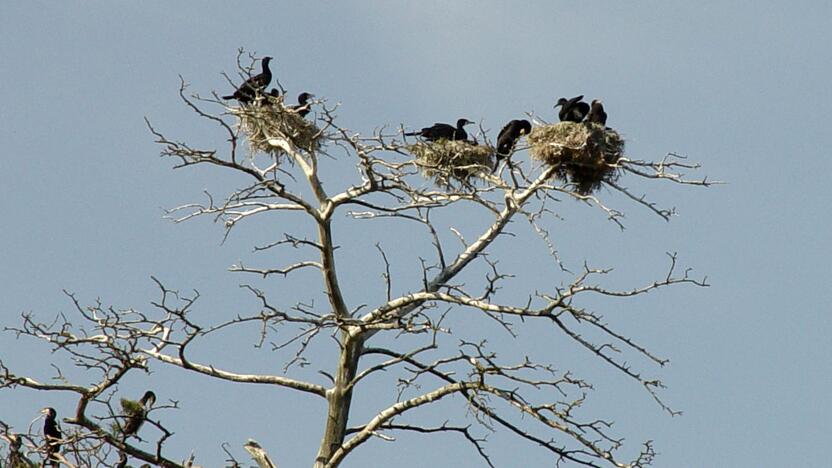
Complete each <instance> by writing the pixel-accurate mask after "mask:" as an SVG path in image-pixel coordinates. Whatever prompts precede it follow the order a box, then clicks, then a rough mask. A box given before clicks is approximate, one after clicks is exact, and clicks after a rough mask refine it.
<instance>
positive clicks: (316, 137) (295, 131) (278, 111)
mask: <svg viewBox="0 0 832 468" xmlns="http://www.w3.org/2000/svg"><path fill="white" fill-rule="evenodd" d="M230 111H231V113H232V114H234V115H236V116H237V118H238V125H239V128H240V129H241V130H242V131H243V133H245V135H246V137H247V139H248V146H249V149H250V150H251V152H252V153H257V152H263V153H270V154H273V155H275V156H279V155H280V153H282V152H283V149H282V148H280V146H278V145H276V144H273V143H270V142H269V140H274V139H281V138H282V139H286V140H288V141H289V142H290V143H291V144H292V145H293V146H295V147H297V148H300V149H302V150H304V151H307V152H310V153H311V152H313V151H316V150H317V149H319V148H320V147H321V136H322V132H321V130H320V129H318V127H316V126H315V124H314V123H312V122H310V121H308V120H306V119H304V118H303V117H301V116H300V115H298V113H297V112H296V111H294V110H292V109H289V108H287V107H286V106H285V105H283V96H276V97H275V96H263V97H262V98H260V99H257V100H256V101H255V102H253V103H251V104H248V105H241V106H239V107H232V108H230Z"/></svg>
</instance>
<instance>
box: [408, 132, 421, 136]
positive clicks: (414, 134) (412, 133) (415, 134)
mask: <svg viewBox="0 0 832 468" xmlns="http://www.w3.org/2000/svg"><path fill="white" fill-rule="evenodd" d="M421 134H422V132H408V133H405V134H404V136H417V135H421Z"/></svg>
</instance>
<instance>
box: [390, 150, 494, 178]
mask: <svg viewBox="0 0 832 468" xmlns="http://www.w3.org/2000/svg"><path fill="white" fill-rule="evenodd" d="M405 148H406V149H407V151H408V152H409V153H410V154H412V155H413V157H414V161H415V162H416V165H417V166H419V169H420V170H421V171H422V174H424V175H425V177H428V178H432V179H433V180H434V181H435V182H436V183H437V184H438V185H442V186H449V185H451V184H452V182H453V181H454V180H456V181H459V182H462V183H463V184H470V183H471V182H473V181H475V180H476V178H477V177H481V176H483V175H485V174H489V173H490V172H491V169H492V168H493V167H494V159H493V158H494V149H493V148H491V147H489V146H484V145H478V144H476V143H471V142H469V141H466V140H439V141H420V142H417V143H414V144H412V145H407V146H406V147H405Z"/></svg>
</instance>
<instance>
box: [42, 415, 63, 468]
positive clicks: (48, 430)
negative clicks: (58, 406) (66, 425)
mask: <svg viewBox="0 0 832 468" xmlns="http://www.w3.org/2000/svg"><path fill="white" fill-rule="evenodd" d="M41 413H42V414H45V415H46V418H44V420H43V437H44V438H45V439H46V456H45V457H44V466H47V465H51V466H60V465H61V462H60V460H59V459H58V457H57V455H56V454H58V453H60V452H61V439H62V438H63V434H61V428H60V427H59V426H58V421H57V420H56V418H57V416H58V412H57V411H55V408H51V407H50V408H44V409H42V410H41Z"/></svg>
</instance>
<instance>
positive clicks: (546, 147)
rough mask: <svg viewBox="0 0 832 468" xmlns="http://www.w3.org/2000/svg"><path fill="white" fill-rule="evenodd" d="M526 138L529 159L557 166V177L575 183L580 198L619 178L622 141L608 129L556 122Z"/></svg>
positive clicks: (622, 150)
mask: <svg viewBox="0 0 832 468" xmlns="http://www.w3.org/2000/svg"><path fill="white" fill-rule="evenodd" d="M527 138H528V141H529V145H530V150H529V153H530V154H531V157H532V158H534V159H536V160H538V161H542V162H543V163H545V164H546V165H549V166H556V167H557V172H556V175H557V177H558V178H560V179H562V180H564V181H567V182H570V183H572V184H574V185H575V187H576V191H577V192H578V193H580V194H582V195H587V194H589V193H592V192H593V191H594V190H596V189H597V188H598V187H600V186H601V183H602V182H614V181H615V179H617V178H618V174H619V172H618V168H617V163H618V160H619V159H621V157H622V156H624V138H622V137H621V135H619V133H618V132H616V131H615V130H613V129H611V128H608V127H604V126H603V125H599V124H594V123H588V122H584V123H575V122H558V123H555V124H551V125H543V126H539V127H535V128H534V129H533V130H532V131H531V133H529V136H528V137H527Z"/></svg>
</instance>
